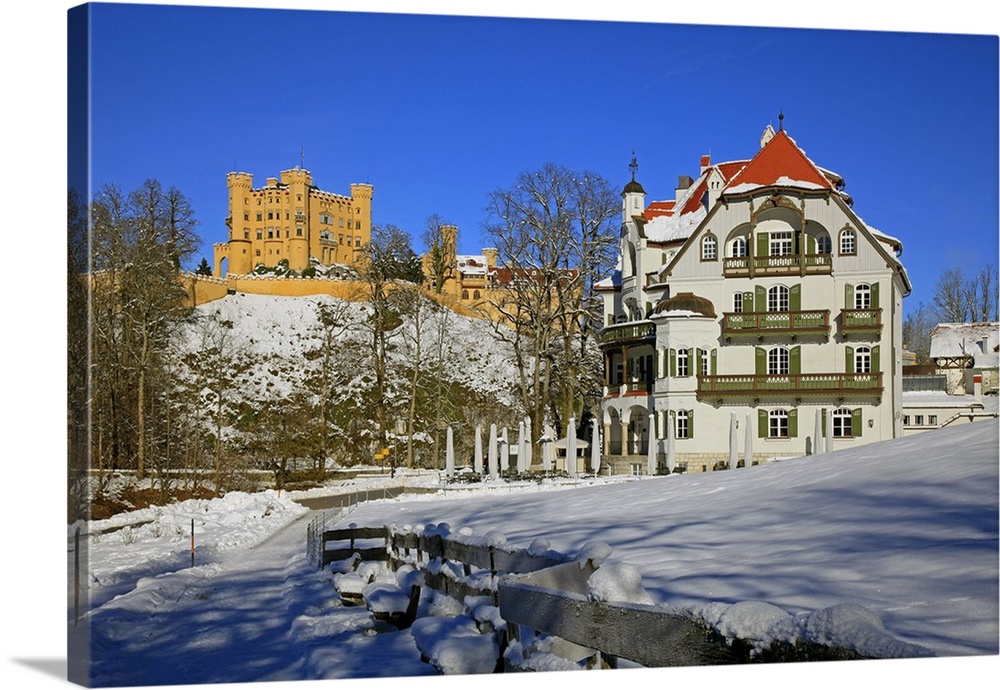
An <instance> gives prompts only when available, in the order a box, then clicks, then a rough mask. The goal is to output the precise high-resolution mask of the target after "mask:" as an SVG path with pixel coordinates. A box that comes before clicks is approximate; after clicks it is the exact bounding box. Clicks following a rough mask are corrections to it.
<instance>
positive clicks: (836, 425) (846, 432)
mask: <svg viewBox="0 0 1000 690" xmlns="http://www.w3.org/2000/svg"><path fill="white" fill-rule="evenodd" d="M851 414H852V413H851V410H850V409H849V408H847V407H838V408H837V409H836V410H834V411H833V413H832V414H831V415H830V418H831V422H832V424H833V432H832V433H833V437H834V438H854V426H853V422H852V416H851ZM845 420H846V421H845Z"/></svg>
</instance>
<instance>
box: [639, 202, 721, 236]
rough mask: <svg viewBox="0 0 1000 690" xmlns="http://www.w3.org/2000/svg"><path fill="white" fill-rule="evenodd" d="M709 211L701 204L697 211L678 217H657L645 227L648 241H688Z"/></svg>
mask: <svg viewBox="0 0 1000 690" xmlns="http://www.w3.org/2000/svg"><path fill="white" fill-rule="evenodd" d="M707 213H708V211H706V210H705V207H704V206H702V205H701V204H699V205H698V207H697V209H696V210H695V211H692V212H690V213H682V214H681V215H676V216H656V217H655V218H653V219H652V220H651V221H649V222H648V223H646V224H645V225H644V226H643V232H645V234H646V239H647V240H649V241H651V242H676V241H679V240H686V239H687V238H688V237H690V236H691V233H692V232H694V231H695V229H696V228H697V227H698V224H699V223H701V221H702V220H703V219H704V218H705V215H706V214H707Z"/></svg>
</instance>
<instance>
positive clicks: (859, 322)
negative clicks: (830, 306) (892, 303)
mask: <svg viewBox="0 0 1000 690" xmlns="http://www.w3.org/2000/svg"><path fill="white" fill-rule="evenodd" d="M840 328H841V330H843V331H844V332H846V333H872V334H876V335H877V334H879V333H881V332H882V310H881V309H841V310H840Z"/></svg>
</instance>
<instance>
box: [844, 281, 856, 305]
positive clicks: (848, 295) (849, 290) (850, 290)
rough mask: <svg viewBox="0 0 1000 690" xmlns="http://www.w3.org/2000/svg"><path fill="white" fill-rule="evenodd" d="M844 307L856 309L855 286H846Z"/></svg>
mask: <svg viewBox="0 0 1000 690" xmlns="http://www.w3.org/2000/svg"><path fill="white" fill-rule="evenodd" d="M844 309H854V286H853V285H845V286H844Z"/></svg>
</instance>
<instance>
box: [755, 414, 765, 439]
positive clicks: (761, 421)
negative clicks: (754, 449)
mask: <svg viewBox="0 0 1000 690" xmlns="http://www.w3.org/2000/svg"><path fill="white" fill-rule="evenodd" d="M757 438H767V410H757Z"/></svg>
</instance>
